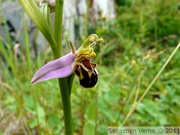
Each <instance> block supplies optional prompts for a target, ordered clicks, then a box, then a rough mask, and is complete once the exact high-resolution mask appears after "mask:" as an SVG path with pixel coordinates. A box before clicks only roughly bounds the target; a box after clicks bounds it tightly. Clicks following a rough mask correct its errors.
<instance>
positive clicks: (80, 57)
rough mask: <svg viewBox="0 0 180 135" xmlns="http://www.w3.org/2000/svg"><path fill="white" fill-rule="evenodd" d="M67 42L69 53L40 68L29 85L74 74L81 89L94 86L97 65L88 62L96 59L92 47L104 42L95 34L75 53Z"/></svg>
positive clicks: (70, 43)
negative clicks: (93, 58)
mask: <svg viewBox="0 0 180 135" xmlns="http://www.w3.org/2000/svg"><path fill="white" fill-rule="evenodd" d="M68 41H69V45H70V48H71V52H70V53H69V54H66V55H64V56H62V57H61V58H59V59H56V60H53V61H51V62H49V63H47V64H46V65H44V66H43V67H42V68H40V69H39V70H38V71H37V72H36V73H35V75H34V76H33V78H32V80H31V84H36V83H38V82H41V81H45V80H49V79H52V78H65V77H68V76H70V75H71V74H72V73H75V74H76V75H77V76H78V77H79V81H80V84H81V85H82V86H83V87H85V88H90V87H93V86H95V84H96V83H97V80H98V72H97V70H96V67H97V64H96V63H93V62H91V61H90V59H91V58H92V57H96V53H95V52H94V50H93V48H92V46H94V45H96V42H104V40H103V39H102V38H99V37H98V36H97V35H96V34H92V35H90V36H89V37H88V38H87V39H86V40H85V42H84V43H83V44H82V45H81V46H80V48H79V49H78V50H77V51H76V49H75V47H74V45H73V44H72V42H71V41H70V40H68Z"/></svg>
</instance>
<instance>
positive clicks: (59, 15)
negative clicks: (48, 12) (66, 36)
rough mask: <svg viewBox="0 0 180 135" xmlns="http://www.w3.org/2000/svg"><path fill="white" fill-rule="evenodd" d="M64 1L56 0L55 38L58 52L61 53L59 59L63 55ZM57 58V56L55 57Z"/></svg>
mask: <svg viewBox="0 0 180 135" xmlns="http://www.w3.org/2000/svg"><path fill="white" fill-rule="evenodd" d="M63 4H64V1H63V0H56V9H55V21H54V36H55V40H56V43H57V48H56V49H57V50H59V53H58V55H59V56H58V55H57V58H59V57H60V56H61V55H62V19H63ZM55 57H56V56H55Z"/></svg>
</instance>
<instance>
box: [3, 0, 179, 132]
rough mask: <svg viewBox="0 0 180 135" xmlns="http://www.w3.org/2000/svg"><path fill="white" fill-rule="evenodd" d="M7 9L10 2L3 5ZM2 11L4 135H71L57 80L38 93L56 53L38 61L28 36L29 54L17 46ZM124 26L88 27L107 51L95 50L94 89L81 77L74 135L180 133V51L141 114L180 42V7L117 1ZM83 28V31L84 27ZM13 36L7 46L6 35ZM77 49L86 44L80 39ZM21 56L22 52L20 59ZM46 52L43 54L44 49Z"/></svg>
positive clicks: (155, 0)
mask: <svg viewBox="0 0 180 135" xmlns="http://www.w3.org/2000/svg"><path fill="white" fill-rule="evenodd" d="M1 4H2V2H1ZM0 11H1V16H0V17H1V24H3V27H4V26H5V29H4V30H3V31H2V32H3V33H0V34H1V35H0V135H1V134H2V135H3V134H4V133H9V134H14V135H20V134H22V135H24V134H40V135H49V134H55V135H56V134H61V133H62V134H63V133H64V123H63V110H62V103H61V95H60V92H59V88H58V85H57V80H56V79H52V80H49V81H46V82H42V83H38V84H36V85H30V80H31V78H32V76H33V74H34V73H35V72H36V71H37V69H39V68H40V67H41V66H43V65H44V64H45V63H47V62H48V61H50V60H52V59H53V55H52V52H51V50H50V49H49V48H48V47H46V48H45V49H44V50H43V51H38V50H36V51H37V52H36V55H35V56H34V57H32V55H31V53H32V52H31V49H32V48H30V44H31V43H30V41H29V39H30V37H29V35H28V28H27V27H26V24H24V25H23V26H24V30H23V33H21V34H20V36H22V37H23V42H24V46H23V47H18V45H17V44H15V43H14V42H12V38H11V33H10V31H9V30H8V28H7V23H4V22H5V17H4V14H3V12H2V5H1V6H0ZM115 11H116V18H115V19H111V20H107V19H106V18H99V20H98V21H96V22H95V23H92V24H89V23H88V21H87V24H85V25H86V26H87V31H85V33H86V37H85V38H87V37H88V35H90V34H92V33H96V34H97V35H98V36H99V37H102V38H104V40H105V45H99V46H95V47H94V49H95V51H96V54H97V57H96V59H94V60H93V61H96V62H97V63H98V65H99V66H98V68H97V69H98V72H99V81H98V84H97V85H96V86H95V87H94V88H91V89H85V88H83V87H81V86H80V85H79V81H78V78H77V77H75V79H74V84H73V89H72V93H71V106H72V115H73V123H74V133H75V134H77V135H80V134H83V135H94V134H97V135H106V134H107V127H108V126H121V125H122V124H123V125H124V126H180V109H179V108H180V51H179V50H178V51H177V53H176V54H175V56H174V57H173V58H172V59H171V61H170V62H169V64H168V65H167V67H166V68H165V69H164V71H163V72H162V74H161V75H160V77H159V78H158V80H157V81H156V82H155V84H154V85H153V86H152V87H151V89H150V91H149V92H148V93H147V95H146V96H145V98H144V99H143V100H142V102H141V103H140V104H139V105H138V106H137V108H136V110H135V111H134V112H133V113H132V115H131V116H130V117H129V118H128V119H127V121H126V122H125V123H123V122H124V120H125V117H126V115H127V114H128V112H129V111H130V109H131V107H132V104H133V103H134V101H135V99H136V98H138V99H139V97H140V96H141V95H142V94H143V93H144V91H145V90H146V88H147V87H148V86H149V84H150V83H151V82H152V80H153V79H154V77H155V76H156V74H157V73H158V72H159V70H160V68H161V67H162V66H163V64H164V63H165V61H166V60H167V59H168V57H169V56H170V54H171V53H172V52H173V50H174V49H175V47H176V46H177V45H178V42H179V41H180V1H178V0H148V1H145V0H134V1H131V0H116V1H115ZM78 24H79V23H78V22H76V27H78ZM3 34H4V35H6V39H5V38H4V37H3V36H2V35H3ZM75 35H76V38H75V39H77V41H75V42H76V43H82V42H83V40H84V39H82V38H81V37H78V33H75ZM16 48H20V49H19V50H18V51H19V52H17V51H16V50H17V49H16ZM37 49H38V48H37Z"/></svg>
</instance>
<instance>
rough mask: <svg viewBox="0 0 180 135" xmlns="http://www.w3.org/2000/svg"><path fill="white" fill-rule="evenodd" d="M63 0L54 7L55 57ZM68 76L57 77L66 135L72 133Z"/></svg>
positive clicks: (56, 55)
mask: <svg viewBox="0 0 180 135" xmlns="http://www.w3.org/2000/svg"><path fill="white" fill-rule="evenodd" d="M63 3H64V2H63V0H56V9H55V24H54V37H55V40H56V43H57V46H56V50H58V51H57V52H58V53H56V54H54V57H55V58H59V57H60V56H61V55H62V19H63ZM68 80H69V77H67V78H62V79H58V81H59V87H60V92H61V98H62V103H63V111H64V124H65V133H66V135H73V126H72V116H71V103H70V90H71V86H72V85H70V84H69V83H70V82H69V81H68ZM71 84H72V83H71Z"/></svg>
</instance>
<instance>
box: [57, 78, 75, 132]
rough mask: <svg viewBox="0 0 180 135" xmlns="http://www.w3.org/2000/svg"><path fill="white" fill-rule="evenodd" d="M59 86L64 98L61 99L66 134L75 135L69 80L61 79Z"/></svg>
mask: <svg viewBox="0 0 180 135" xmlns="http://www.w3.org/2000/svg"><path fill="white" fill-rule="evenodd" d="M59 86H60V90H61V96H62V97H61V98H62V103H63V111H64V124H65V134H66V135H73V126H72V116H71V103H70V95H69V90H68V89H69V88H68V83H67V78H63V79H59Z"/></svg>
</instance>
